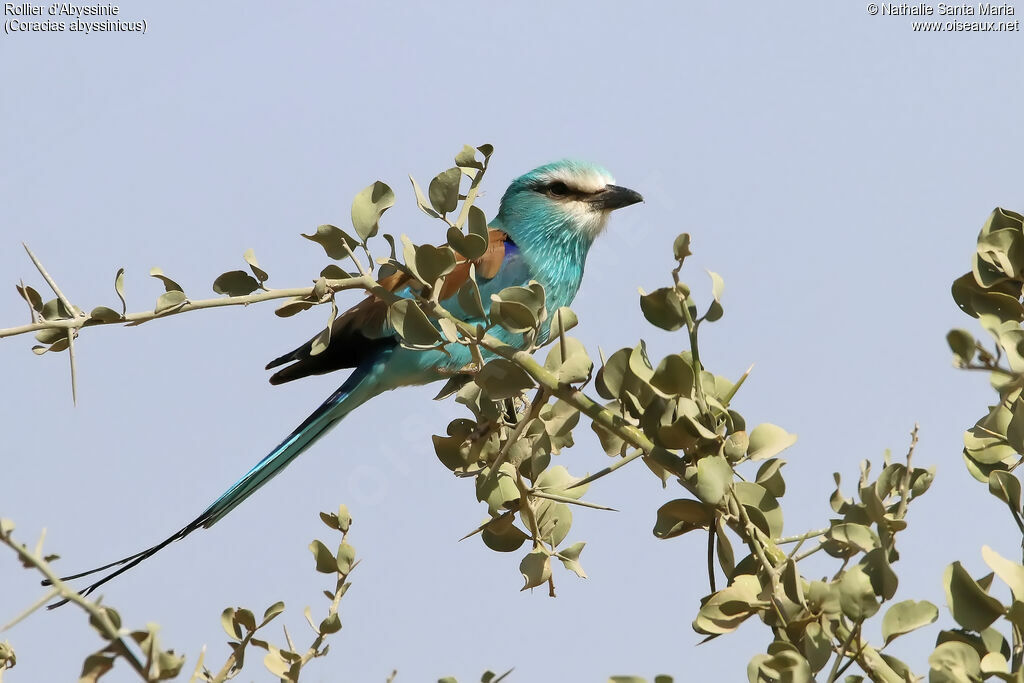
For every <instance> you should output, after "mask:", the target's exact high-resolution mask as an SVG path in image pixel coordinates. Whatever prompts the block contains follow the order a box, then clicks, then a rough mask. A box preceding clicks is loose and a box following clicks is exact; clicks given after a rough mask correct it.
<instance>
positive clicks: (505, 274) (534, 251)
mask: <svg viewBox="0 0 1024 683" xmlns="http://www.w3.org/2000/svg"><path fill="white" fill-rule="evenodd" d="M640 201H643V197H641V196H640V194H639V193H637V192H635V191H633V190H630V189H628V188H625V187H620V186H618V185H615V184H614V180H613V178H612V177H611V175H609V174H608V172H607V171H605V170H604V169H603V168H601V167H599V166H595V165H592V164H587V163H583V162H579V161H570V160H564V161H556V162H554V163H551V164H547V165H546V166H541V167H540V168H536V169H534V170H532V171H530V172H529V173H527V174H526V175H523V176H520V177H519V178H516V179H515V180H514V181H513V182H512V184H511V185H509V187H508V189H507V190H506V191H505V194H504V196H502V198H501V206H500V208H499V210H498V215H497V216H496V217H495V218H494V220H493V221H492V222H491V225H490V227H489V229H488V233H489V235H488V236H489V244H488V248H487V251H486V253H485V254H484V255H483V256H481V257H480V258H479V259H476V260H475V261H474V264H475V266H476V278H477V284H478V286H479V288H480V298H481V300H482V301H483V302H484V305H485V307H489V304H490V301H491V294H496V293H498V292H500V291H501V290H502V289H504V288H506V287H511V286H514V285H526V284H527V283H529V282H530V281H531V280H536V281H537V282H539V283H541V284H542V285H544V289H545V293H546V305H547V308H548V310H552V311H553V310H556V309H557V308H558V307H560V306H567V305H569V304H570V303H571V302H572V300H573V298H574V297H575V296H576V292H577V291H578V290H579V287H580V282H581V280H582V278H583V268H584V264H585V262H586V258H587V252H588V251H589V250H590V246H591V244H593V242H594V239H595V238H596V237H597V236H598V235H600V234H601V232H602V231H603V230H604V228H605V225H606V224H607V222H608V216H609V214H611V212H612V211H614V210H615V209H619V208H622V207H625V206H630V205H631V204H636V203H637V202H640ZM468 277H469V262H462V263H460V264H459V266H457V268H456V270H455V271H454V272H453V273H451V274H450V275H449V276H448V277H447V279H446V281H445V284H444V287H443V289H442V292H441V295H440V297H439V298H440V299H441V301H442V305H444V306H445V308H447V309H448V310H449V311H451V312H452V313H453V314H455V315H457V316H459V317H461V318H463V319H466V320H470V319H471V318H470V316H469V315H468V314H466V313H465V312H464V311H462V309H461V308H460V307H459V305H458V302H457V301H456V298H455V297H454V296H453V294H454V293H455V292H456V291H457V290H458V288H459V286H460V285H461V284H462V283H463V282H465V280H466V279H467V278H468ZM381 284H382V285H384V286H385V287H387V288H388V289H390V290H391V291H394V292H396V293H397V294H399V295H400V296H407V297H408V296H411V295H412V294H411V292H410V289H409V287H408V285H407V279H406V277H405V276H403V275H401V274H396V275H393V276H391V277H389V278H385V280H383V281H382V282H381ZM387 308H388V305H387V303H386V302H384V301H383V300H380V299H378V298H376V297H374V296H373V295H370V296H368V297H367V298H366V299H364V300H363V301H361V302H360V303H359V304H357V305H355V306H353V307H352V308H351V309H349V310H348V311H346V312H345V313H344V314H342V315H340V316H339V317H338V318H337V319H336V321H335V323H334V326H333V328H332V334H331V340H330V344H329V346H328V347H327V348H326V349H325V350H324V351H323V352H321V353H319V354H317V355H311V354H310V349H311V347H312V340H310V341H309V342H306V343H305V344H303V345H302V346H300V347H299V348H297V349H295V350H294V351H291V352H290V353H287V354H285V355H283V356H281V357H280V358H276V359H275V360H273V361H271V362H270V363H269V364H268V365H267V369H271V368H277V367H280V366H286V367H283V368H282V369H280V370H278V371H277V372H276V373H275V374H274V375H273V376H272V377H271V378H270V383H271V384H282V383H284V382H290V381H292V380H296V379H300V378H302V377H308V376H309V375H320V374H324V373H327V372H333V371H335V370H341V369H349V368H351V369H352V374H351V375H349V377H348V379H346V380H345V381H344V382H343V383H342V385H341V386H340V387H338V389H337V391H335V392H334V393H333V394H331V395H330V396H329V397H328V398H327V400H326V401H324V402H323V403H322V404H321V405H320V407H319V408H317V409H316V410H315V411H313V413H312V414H311V415H310V416H309V417H307V418H306V419H305V420H304V421H303V422H302V424H300V425H299V426H298V427H297V428H296V429H295V431H293V432H292V433H291V434H289V435H288V437H287V438H286V439H285V440H284V441H282V442H281V443H280V444H278V445H277V446H276V447H275V448H274V450H272V451H270V453H268V454H267V455H266V457H264V458H263V459H262V460H260V461H259V462H258V463H256V465H255V467H253V468H252V469H251V470H249V471H248V472H247V473H246V474H245V476H243V477H242V478H241V479H239V480H238V481H237V482H236V483H235V484H234V485H233V486H232V487H231V488H229V489H228V490H227V491H225V492H224V494H223V495H221V496H220V497H219V498H218V499H217V500H215V501H214V502H213V503H212V504H211V505H210V506H209V507H208V508H206V509H205V510H204V511H203V513H202V514H201V515H199V516H198V517H196V518H195V519H194V520H193V521H192V522H190V523H189V524H188V525H187V526H185V527H184V528H182V529H181V530H179V531H178V532H177V533H175V534H173V535H172V536H170V537H168V538H167V539H165V540H163V541H161V542H160V543H158V544H156V545H154V546H152V547H150V548H147V549H146V550H143V551H141V552H139V553H136V554H134V555H130V556H129V557H126V558H123V559H121V560H118V561H117V562H112V563H110V564H107V565H104V566H102V567H97V568H96V569H92V570H90V571H87V572H82V573H80V574H75V575H73V576H68V577H65V579H66V580H73V579H77V578H81V577H83V576H89V575H91V574H94V573H97V572H101V571H104V570H106V569H111V568H113V567H118V569H116V570H115V571H113V572H111V573H109V574H107V575H106V576H104V577H103V578H101V579H99V580H98V581H96V582H94V583H92V584H91V585H89V586H88V587H87V588H86V589H85V590H84V591H82V593H83V595H87V594H89V593H91V592H92V591H94V590H96V589H97V588H98V587H100V586H101V585H103V584H104V583H106V582H107V581H110V580H111V579H113V578H114V577H116V576H118V575H119V574H121V573H123V572H126V571H128V570H129V569H131V568H132V567H134V566H136V565H137V564H139V563H140V562H142V561H144V560H146V559H147V558H149V557H152V556H153V555H155V554H156V553H157V552H159V551H160V550H162V549H163V548H164V547H166V546H167V545H169V544H171V543H173V542H174V541H177V540H179V539H182V538H184V537H185V536H188V535H189V534H190V533H192V532H193V531H195V530H197V529H199V528H209V527H211V526H213V525H214V524H216V523H217V522H218V521H219V520H221V519H223V518H224V516H225V515H227V514H228V513H229V512H231V511H232V510H234V509H235V507H237V506H238V504H239V503H241V502H242V501H243V500H245V499H246V498H248V497H249V496H251V495H252V494H253V493H255V492H256V490H257V489H259V488H260V487H261V486H263V485H264V484H266V483H267V482H268V481H270V480H271V479H272V478H273V477H274V476H275V475H277V474H278V473H279V472H281V470H283V469H284V468H285V467H287V466H288V464H289V463H290V462H291V461H292V460H294V459H295V458H296V457H297V456H298V455H299V454H300V453H302V452H303V451H305V450H306V449H307V448H309V447H310V446H311V445H312V444H313V443H314V442H315V441H316V440H317V439H319V438H320V437H321V436H323V435H324V434H325V433H326V432H327V430H329V429H330V428H331V427H333V426H334V425H336V424H338V422H340V421H341V420H342V418H344V417H345V416H346V415H348V414H349V413H350V412H352V411H353V410H355V409H356V408H358V407H359V406H360V405H362V404H363V403H365V402H366V401H368V400H370V399H371V398H373V397H374V396H377V395H378V394H381V393H383V392H385V391H389V390H391V389H396V388H398V387H403V386H410V385H417V384H427V383H429V382H434V381H437V380H440V379H447V378H449V377H451V376H452V374H454V373H456V372H458V371H459V370H460V369H462V368H465V367H466V366H467V365H468V364H469V363H470V361H471V358H470V351H469V349H468V348H467V347H465V346H462V345H458V344H450V345H449V346H448V349H447V350H448V353H447V354H446V353H444V352H442V351H437V350H430V351H419V350H415V349H410V348H406V347H403V346H402V345H401V344H400V342H399V339H398V337H397V336H396V335H395V332H394V330H393V329H391V328H390V327H389V326H388V324H387ZM498 334H499V336H500V335H504V338H503V341H505V342H506V343H509V344H513V345H519V346H522V344H523V340H522V337H521V336H519V335H511V334H508V333H505V332H504V331H503V330H501V331H499V332H498ZM544 334H546V330H545V331H544ZM54 606H56V605H54Z"/></svg>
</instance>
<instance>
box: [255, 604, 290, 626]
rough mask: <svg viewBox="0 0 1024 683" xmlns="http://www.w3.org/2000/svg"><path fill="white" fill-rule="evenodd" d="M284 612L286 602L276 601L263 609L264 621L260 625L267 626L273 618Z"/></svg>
mask: <svg viewBox="0 0 1024 683" xmlns="http://www.w3.org/2000/svg"><path fill="white" fill-rule="evenodd" d="M281 612H284V603H283V602H281V601H278V602H275V603H274V604H273V605H271V606H270V607H268V608H267V609H265V610H263V623H261V624H260V626H265V625H266V624H267V623H268V622H269V621H270V620H271V619H273V618H274V617H276V616H277V615H279V614H281Z"/></svg>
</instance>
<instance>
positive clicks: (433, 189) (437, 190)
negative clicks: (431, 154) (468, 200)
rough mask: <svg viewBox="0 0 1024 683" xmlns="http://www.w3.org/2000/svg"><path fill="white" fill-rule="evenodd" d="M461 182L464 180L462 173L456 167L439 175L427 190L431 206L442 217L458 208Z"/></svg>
mask: <svg viewBox="0 0 1024 683" xmlns="http://www.w3.org/2000/svg"><path fill="white" fill-rule="evenodd" d="M460 180H462V171H460V170H459V168H458V166H456V167H453V168H449V169H448V170H447V171H442V172H441V173H438V174H437V175H436V176H434V179H433V180H431V181H430V186H429V187H428V188H427V196H428V197H430V205H431V206H432V207H434V210H435V211H437V212H438V213H439V214H441V215H442V216H443V215H444V214H446V213H449V212H451V211H454V210H455V209H456V207H458V205H459V181H460Z"/></svg>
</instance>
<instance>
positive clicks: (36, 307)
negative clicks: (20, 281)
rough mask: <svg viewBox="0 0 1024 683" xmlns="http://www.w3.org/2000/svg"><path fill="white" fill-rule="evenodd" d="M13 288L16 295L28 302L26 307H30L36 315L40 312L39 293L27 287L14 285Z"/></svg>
mask: <svg viewBox="0 0 1024 683" xmlns="http://www.w3.org/2000/svg"><path fill="white" fill-rule="evenodd" d="M14 288H15V289H17V290H18V294H20V295H21V298H22V299H24V300H25V301H27V302H28V305H29V306H31V307H32V310H33V311H35V312H36V313H40V312H42V310H43V297H41V296H39V292H37V291H36V290H34V289H32V288H31V287H29V286H28V285H24V286H22V285H15V286H14Z"/></svg>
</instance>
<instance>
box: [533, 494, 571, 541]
mask: <svg viewBox="0 0 1024 683" xmlns="http://www.w3.org/2000/svg"><path fill="white" fill-rule="evenodd" d="M536 516H537V530H538V536H539V537H540V538H541V540H544V541H547V542H548V543H550V544H551V545H552V546H558V545H559V544H560V543H561V542H562V541H564V540H565V537H566V536H567V535H568V534H569V529H570V528H572V509H571V508H570V507H569V506H568V505H566V504H565V503H556V502H555V501H553V500H546V499H541V500H540V502H539V503H537V504H536Z"/></svg>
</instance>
